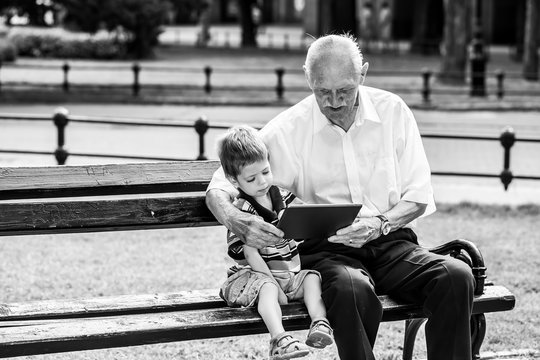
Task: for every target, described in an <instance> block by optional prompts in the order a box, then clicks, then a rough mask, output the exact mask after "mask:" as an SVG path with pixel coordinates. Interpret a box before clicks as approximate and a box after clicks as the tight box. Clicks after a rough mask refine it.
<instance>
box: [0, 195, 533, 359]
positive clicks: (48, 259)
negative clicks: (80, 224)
mask: <svg viewBox="0 0 540 360" xmlns="http://www.w3.org/2000/svg"><path fill="white" fill-rule="evenodd" d="M539 215H540V206H537V205H530V206H521V207H517V208H513V207H504V206H478V205H473V204H460V205H441V206H440V207H439V211H438V212H437V213H435V214H434V215H432V216H430V217H427V218H425V219H422V220H421V222H420V224H419V228H418V234H419V238H420V241H421V242H422V243H423V244H425V245H427V246H432V245H437V244H440V243H443V242H445V241H448V240H451V239H453V238H467V239H470V240H473V241H474V242H475V243H476V244H477V245H478V246H479V248H480V250H481V251H482V253H483V255H484V259H485V261H486V264H487V267H488V279H489V280H492V281H494V282H496V283H498V284H504V285H505V286H507V287H508V288H510V290H511V291H512V292H514V294H515V295H516V298H517V305H516V308H515V309H514V310H513V311H510V312H503V313H494V314H488V315H487V334H486V339H485V340H484V344H483V347H482V351H495V352H498V351H503V350H512V349H533V348H535V347H536V346H537V339H538V338H540V326H539V325H540V311H539V310H540V306H539V305H538V292H539V290H540V286H539V285H538V278H539V275H540V270H539V269H540V259H539V257H538V254H539V251H538V250H539V249H538V246H539V245H538V244H539V243H540V238H539V237H540V235H538V233H537V231H536V230H535V229H536V224H537V222H538V217H539ZM224 236H225V231H224V229H223V228H222V227H209V228H186V229H174V230H159V231H137V232H115V233H96V234H70V235H54V236H52V235H51V236H21V237H6V238H3V239H2V241H0V252H1V253H2V262H1V263H0V274H1V275H0V276H1V281H2V300H1V301H2V302H9V301H19V300H29V299H46V298H70V297H88V296H102V295H117V294H136V293H154V292H172V291H178V290H183V289H202V288H217V287H218V286H219V285H220V283H221V282H222V281H223V280H224V277H225V269H226V267H227V265H228V264H229V263H230V260H229V259H227V257H226V252H225V241H224ZM403 328H404V324H403V323H402V322H395V323H383V324H381V327H380V332H379V337H378V340H377V343H376V346H375V351H376V354H377V355H378V356H379V357H378V358H380V359H384V360H393V359H399V358H400V357H399V354H400V352H401V349H402V341H403ZM297 335H298V336H299V337H304V336H305V331H300V332H297ZM420 338H421V337H420ZM420 338H419V340H418V342H417V349H416V351H415V356H417V357H418V358H425V352H424V351H425V346H424V343H423V341H422V340H421V339H420ZM267 341H268V335H266V334H263V335H254V336H244V337H238V338H221V339H213V340H199V341H190V342H181V343H170V344H156V345H148V346H138V347H132V348H120V349H108V350H93V351H84V352H79V353H66V354H53V355H40V356H36V357H32V359H101V358H108V359H113V358H114V359H148V358H154V359H172V358H175V359H186V360H199V359H201V360H202V359H204V360H218V359H220V360H221V359H264V358H265V357H266V354H267ZM306 359H309V360H315V359H321V360H322V359H325V360H333V359H337V353H336V350H335V348H334V347H331V348H329V349H327V350H324V351H317V352H314V353H313V354H312V355H310V356H309V357H307V358H306Z"/></svg>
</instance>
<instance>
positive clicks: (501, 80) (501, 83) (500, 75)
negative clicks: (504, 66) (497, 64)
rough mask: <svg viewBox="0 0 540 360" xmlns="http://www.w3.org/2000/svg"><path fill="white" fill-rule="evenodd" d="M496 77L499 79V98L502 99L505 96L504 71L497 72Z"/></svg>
mask: <svg viewBox="0 0 540 360" xmlns="http://www.w3.org/2000/svg"><path fill="white" fill-rule="evenodd" d="M495 76H496V77H497V98H499V99H502V98H503V96H504V71H502V70H497V71H496V72H495Z"/></svg>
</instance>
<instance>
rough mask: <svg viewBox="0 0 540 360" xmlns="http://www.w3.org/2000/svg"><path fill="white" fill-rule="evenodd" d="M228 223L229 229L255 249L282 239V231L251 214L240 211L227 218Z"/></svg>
mask: <svg viewBox="0 0 540 360" xmlns="http://www.w3.org/2000/svg"><path fill="white" fill-rule="evenodd" d="M229 223H230V230H231V231H232V232H233V233H234V234H235V235H236V236H238V237H239V238H240V239H241V240H242V241H243V242H244V244H246V245H248V246H251V247H254V248H257V249H262V248H263V247H266V246H269V245H275V244H277V243H279V242H280V241H282V240H283V235H284V234H283V231H281V230H279V229H278V228H277V227H275V226H274V225H272V224H269V223H267V222H265V221H264V220H263V219H262V218H260V217H258V216H255V215H252V214H248V213H245V212H241V211H240V212H238V213H237V214H236V216H234V217H232V218H230V219H229Z"/></svg>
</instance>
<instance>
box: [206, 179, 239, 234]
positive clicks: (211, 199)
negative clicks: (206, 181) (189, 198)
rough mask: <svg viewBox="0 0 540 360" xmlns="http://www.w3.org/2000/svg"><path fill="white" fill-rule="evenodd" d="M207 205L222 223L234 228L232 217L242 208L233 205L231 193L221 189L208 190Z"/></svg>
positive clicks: (228, 227)
mask: <svg viewBox="0 0 540 360" xmlns="http://www.w3.org/2000/svg"><path fill="white" fill-rule="evenodd" d="M206 206H208V209H210V211H211V212H212V214H214V216H215V217H216V219H217V221H219V223H220V224H223V225H225V227H226V228H227V229H229V230H231V231H232V230H233V229H231V227H232V225H231V222H230V219H232V217H233V216H235V214H236V215H237V214H238V213H240V210H238V209H237V208H236V207H235V206H234V205H233V203H232V199H231V196H230V195H229V193H227V192H226V191H223V190H219V189H212V190H208V192H207V193H206Z"/></svg>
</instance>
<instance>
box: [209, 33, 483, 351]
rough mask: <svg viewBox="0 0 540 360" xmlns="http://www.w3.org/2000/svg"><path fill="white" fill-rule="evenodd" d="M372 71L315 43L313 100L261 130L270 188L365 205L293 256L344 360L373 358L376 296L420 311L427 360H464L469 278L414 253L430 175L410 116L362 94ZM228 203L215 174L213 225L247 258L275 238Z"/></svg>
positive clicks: (461, 269) (342, 46)
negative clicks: (310, 278)
mask: <svg viewBox="0 0 540 360" xmlns="http://www.w3.org/2000/svg"><path fill="white" fill-rule="evenodd" d="M367 69H368V64H367V63H365V64H364V63H363V59H362V55H361V53H360V50H359V48H358V46H357V44H356V41H355V40H354V39H353V38H351V37H349V36H346V35H328V36H324V37H321V38H319V39H317V40H315V41H314V42H313V43H312V45H311V46H310V48H309V50H308V53H307V57H306V62H305V65H304V71H305V74H306V78H307V82H308V84H309V86H310V88H311V90H312V92H313V94H312V95H311V96H308V97H307V98H305V99H304V100H302V101H300V102H299V103H298V104H296V105H294V106H292V107H291V108H289V109H287V110H285V111H284V112H283V113H281V114H279V115H278V116H277V117H276V118H274V119H273V120H271V121H270V122H269V123H268V124H267V125H266V126H265V127H264V128H263V129H262V130H261V134H262V136H263V138H264V141H265V143H266V145H267V146H268V149H269V153H270V163H271V167H272V170H273V173H274V182H275V184H276V185H278V186H280V187H282V188H285V189H287V190H289V191H291V192H292V193H294V194H296V195H297V196H298V197H299V198H300V199H302V200H303V201H305V202H307V203H315V204H326V203H362V204H363V207H362V210H361V211H360V214H359V215H358V217H357V219H356V221H355V222H354V223H353V224H352V225H350V226H348V227H346V228H343V229H341V230H339V231H338V232H337V234H336V235H334V236H331V237H330V238H328V239H309V240H306V241H304V242H303V243H302V244H301V245H300V246H299V250H300V255H301V259H302V266H303V267H304V268H308V269H314V270H317V271H319V272H320V273H321V276H322V290H323V294H322V297H323V300H324V303H325V306H326V308H327V311H328V319H329V320H330V323H331V325H332V327H333V328H334V330H335V333H334V334H335V340H336V344H337V347H338V352H339V356H340V359H342V360H360V359H362V360H363V359H374V355H373V350H372V349H373V345H374V343H375V338H376V335H377V330H378V327H379V323H380V321H381V317H382V306H381V304H380V302H379V300H378V298H377V296H376V294H389V295H391V296H392V297H395V298H399V299H401V300H404V301H412V302H417V303H421V304H423V306H424V308H425V310H426V312H427V313H428V314H430V317H429V321H428V322H427V324H426V341H427V349H428V359H430V360H446V359H448V360H450V359H452V360H457V359H471V344H470V325H469V318H470V314H471V308H472V301H473V288H474V279H473V277H472V274H471V271H470V269H469V268H468V266H466V265H465V264H464V263H463V262H461V261H459V260H456V259H452V258H449V257H443V256H440V255H435V254H432V253H430V252H428V251H427V250H425V249H423V248H421V247H420V246H419V245H418V242H417V237H416V235H415V233H414V231H413V228H414V225H415V219H416V218H418V217H419V216H421V215H429V214H430V213H432V212H433V211H434V210H435V206H434V202H433V192H432V188H431V179H430V168H429V165H428V162H427V159H426V156H425V152H424V149H423V145H422V142H421V139H420V135H419V131H418V127H417V125H416V121H415V119H414V116H413V114H412V113H411V111H410V109H409V108H408V107H407V105H406V104H405V103H404V102H403V101H402V100H401V99H400V98H399V97H397V96H396V95H394V94H391V93H389V92H386V91H382V90H378V89H374V88H370V87H366V86H363V82H364V79H365V76H366V72H367ZM234 195H235V194H234V189H233V188H232V187H231V186H230V184H227V181H226V180H225V179H224V177H223V175H222V172H221V171H220V170H218V171H217V172H216V174H215V175H214V178H213V180H212V182H211V184H210V186H209V188H208V191H207V204H208V206H209V208H210V209H211V211H212V212H213V213H214V215H215V216H216V218H217V219H218V220H219V221H220V222H221V223H222V224H224V225H225V226H226V227H227V228H228V229H229V230H231V231H232V232H233V233H235V234H237V235H238V236H239V237H240V238H241V239H243V241H245V243H246V244H248V245H251V246H254V247H263V246H265V245H267V244H273V243H275V242H277V241H279V239H281V237H282V236H283V233H282V232H281V230H279V229H277V228H276V227H274V226H272V225H271V224H268V223H265V222H264V220H262V219H260V218H257V217H255V216H250V215H248V214H246V213H242V212H240V211H238V209H236V208H235V207H234V206H232V204H231V199H232V197H231V196H234Z"/></svg>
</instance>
